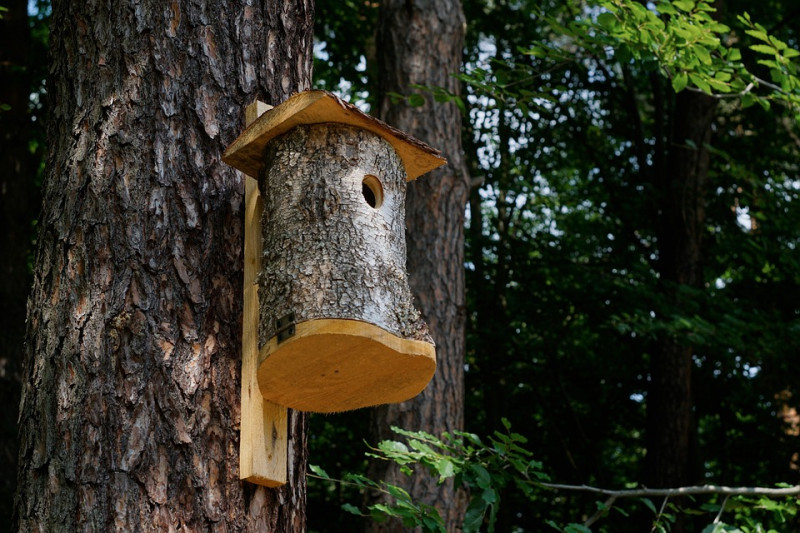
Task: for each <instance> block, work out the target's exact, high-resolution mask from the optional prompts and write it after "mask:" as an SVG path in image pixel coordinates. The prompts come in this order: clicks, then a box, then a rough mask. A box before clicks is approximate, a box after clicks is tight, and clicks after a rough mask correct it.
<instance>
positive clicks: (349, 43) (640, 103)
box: [0, 0, 800, 531]
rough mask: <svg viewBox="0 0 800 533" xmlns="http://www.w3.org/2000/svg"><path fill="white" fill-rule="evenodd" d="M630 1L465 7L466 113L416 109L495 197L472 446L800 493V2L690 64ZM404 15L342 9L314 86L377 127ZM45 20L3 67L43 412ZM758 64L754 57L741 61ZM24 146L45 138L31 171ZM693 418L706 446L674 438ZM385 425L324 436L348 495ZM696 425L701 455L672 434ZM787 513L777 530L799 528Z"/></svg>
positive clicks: (13, 286)
mask: <svg viewBox="0 0 800 533" xmlns="http://www.w3.org/2000/svg"><path fill="white" fill-rule="evenodd" d="M682 3H683V4H685V3H686V2H681V0H678V1H677V2H672V5H676V6H677V7H676V15H678V14H680V13H695V14H697V13H698V12H697V11H694V9H695V7H696V6H695V3H694V2H689V4H690V5H689V6H687V7H688V9H686V10H682V9H681V4H682ZM624 4H625V3H615V2H590V3H586V2H579V1H558V2H556V1H554V2H548V1H536V2H534V1H531V2H525V1H519V2H479V1H476V2H472V1H467V2H464V10H465V15H466V19H467V23H468V27H467V32H466V43H465V47H464V58H463V62H464V67H463V70H462V72H461V73H452V74H453V75H460V78H459V79H460V81H461V87H462V88H461V94H462V95H463V96H462V97H461V98H457V97H455V96H454V95H453V94H452V93H451V92H448V91H441V90H439V89H438V88H437V87H418V88H416V90H415V92H414V93H413V94H397V95H396V98H397V99H398V101H404V102H405V104H406V105H410V106H414V107H422V108H424V107H425V106H428V105H433V104H434V102H436V101H444V100H449V101H457V102H458V104H459V106H460V109H461V111H462V116H463V119H464V120H463V124H464V131H463V134H462V139H463V143H464V156H465V161H466V164H467V166H468V169H467V171H468V173H469V175H470V176H472V182H473V184H474V187H473V189H472V191H471V195H470V200H469V209H468V222H467V231H466V235H467V243H466V263H465V265H464V267H465V271H466V281H467V293H466V294H467V308H466V309H465V312H466V315H467V338H466V342H467V355H466V364H465V381H466V391H465V417H464V418H465V429H466V430H467V431H469V432H472V433H475V434H478V435H488V434H492V432H494V431H498V430H500V431H502V430H503V429H504V426H503V423H502V420H503V419H507V420H509V421H510V423H511V425H512V428H513V430H514V431H515V432H517V433H520V434H523V435H525V436H526V437H527V439H528V441H527V443H526V444H525V446H526V448H528V449H530V450H532V451H533V452H534V457H535V458H536V460H537V461H539V462H541V463H542V465H543V466H542V468H543V471H544V472H546V473H547V474H548V475H549V476H550V478H551V479H553V480H556V481H558V482H563V483H571V484H589V485H595V486H602V487H607V488H623V487H631V486H638V485H639V483H640V482H645V481H646V480H658V479H659V476H662V477H664V476H666V477H670V476H673V477H672V479H673V480H675V483H672V484H671V485H673V486H677V485H681V484H702V483H714V484H725V485H747V486H754V485H759V486H774V485H775V484H779V483H788V484H792V485H796V484H798V473H799V472H800V416H799V415H798V412H797V409H798V404H799V403H800V399H799V397H798V394H800V392H799V391H798V385H800V383H799V382H800V377H798V373H797V372H796V363H797V354H798V353H800V290H799V287H800V285H799V284H800V260H799V258H798V252H797V250H796V248H797V244H798V237H800V212H798V209H797V202H798V194H799V193H800V180H798V171H797V170H798V161H800V159H799V158H798V152H800V129H799V128H798V121H797V116H798V110H797V107H795V106H796V100H793V99H792V98H793V95H794V97H795V98H796V95H797V93H798V91H799V90H800V89H799V88H798V87H797V85H796V74H797V70H796V54H792V53H791V50H792V49H797V48H798V35H797V31H798V30H797V29H798V27H800V24H799V23H798V21H800V8H797V7H796V6H795V5H793V3H792V2H781V1H773V0H769V1H761V2H753V1H749V0H748V1H745V0H741V1H735V0H728V1H727V2H725V3H724V5H723V4H722V3H719V2H718V3H716V6H717V7H719V8H720V9H718V10H717V11H716V12H714V15H713V17H712V19H713V21H714V22H710V21H706V22H707V24H706V25H705V26H704V28H705V29H706V30H708V31H706V32H705V33H702V34H699V35H698V36H692V35H691V34H690V35H688V36H685V37H684V41H683V43H682V47H679V48H680V49H681V50H682V51H683V52H684V53H683V54H679V53H676V54H674V55H673V56H672V60H670V58H668V57H665V56H663V55H659V53H656V52H654V50H656V51H657V50H664V49H665V46H661V47H656V46H653V41H657V38H656V37H657V34H658V32H659V31H660V32H661V33H660V35H665V36H669V35H670V31H674V32H678V33H679V31H678V30H680V29H684V30H685V28H678V30H676V29H675V28H674V27H672V28H671V30H670V29H669V28H668V27H664V28H659V27H654V30H653V38H652V39H651V38H649V37H648V35H649V33H648V31H649V30H647V27H646V25H647V23H648V19H647V17H646V15H641V16H642V17H643V18H642V19H641V24H640V25H639V26H636V25H635V26H634V27H635V28H638V30H639V31H638V32H633V31H631V29H630V28H628V27H626V26H625V24H624V23H621V22H620V20H621V19H620V18H611V17H609V16H608V15H605V14H604V13H606V14H607V13H615V12H614V10H613V8H614V6H615V5H624ZM379 7H380V6H379V5H378V4H377V3H369V2H367V3H364V2H349V1H347V2H327V1H321V2H317V18H316V21H317V27H316V34H317V35H316V39H317V45H316V47H315V49H316V52H317V58H316V63H315V73H314V79H315V84H316V85H317V86H318V87H320V88H325V89H329V90H334V91H337V92H339V93H341V94H343V95H345V96H346V97H347V98H348V99H350V100H351V101H354V102H358V103H359V105H361V106H363V107H364V108H365V109H369V108H370V106H374V105H375V98H376V94H377V93H378V88H377V83H378V80H377V77H378V73H377V67H376V64H375V54H376V50H375V46H376V44H375V31H376V27H377V20H378V10H379ZM610 8H611V9H610ZM643 9H645V10H648V9H650V10H651V12H652V10H653V9H655V5H654V4H647V5H645V6H644V7H643ZM26 11H28V21H29V24H28V25H27V27H26V32H27V33H26V35H14V34H13V33H12V32H3V33H2V35H1V36H0V39H2V40H3V41H2V46H0V50H1V51H2V54H4V55H5V57H4V58H3V59H4V60H5V61H6V62H7V63H8V64H14V65H24V68H17V69H16V70H13V71H12V70H4V71H3V76H4V77H6V76H8V78H6V79H11V78H12V77H13V76H17V77H19V78H21V79H22V83H5V81H4V82H3V83H0V102H1V103H3V104H4V108H3V111H2V112H0V121H2V128H1V129H2V132H3V135H4V140H3V148H2V149H0V152H2V157H3V158H4V159H3V160H2V162H0V172H2V173H3V180H4V181H3V183H4V184H8V185H7V187H8V188H4V190H3V200H2V202H3V212H2V217H3V218H2V220H3V224H4V226H5V229H4V231H3V232H1V235H0V237H2V239H3V241H2V242H0V246H2V249H3V250H4V253H3V262H4V265H3V269H4V270H3V271H4V272H6V273H7V275H5V276H4V277H3V280H2V284H3V285H2V290H3V294H2V297H0V302H2V306H3V308H2V316H3V317H9V318H13V319H5V320H4V321H3V328H4V329H3V331H2V339H0V342H2V355H0V379H2V380H3V383H2V387H1V388H0V394H1V395H2V401H3V405H5V406H16V405H17V403H18V396H19V380H20V379H21V377H20V376H21V370H20V368H21V358H22V356H21V354H22V348H21V342H20V340H21V339H22V337H23V335H24V322H23V317H24V316H25V299H26V298H27V293H28V287H29V284H30V281H29V280H30V270H31V268H32V265H31V262H32V259H31V257H32V256H31V246H32V245H31V242H32V239H34V238H35V237H34V236H35V220H36V216H37V212H38V201H39V200H38V196H37V195H38V193H37V186H38V182H39V181H40V179H41V178H40V176H41V173H42V166H43V153H44V134H43V131H42V130H41V128H40V127H39V126H40V125H41V124H42V123H43V117H44V115H45V114H46V112H47V109H46V105H45V101H46V99H45V98H42V95H43V94H44V91H45V88H44V79H45V75H46V70H47V66H46V65H47V59H46V49H47V22H48V21H47V16H48V6H47V4H46V3H40V4H38V5H36V6H35V8H34V6H31V9H29V10H26ZM616 13H617V14H619V15H627V16H628V18H626V19H624V20H631V18H633V19H634V20H635V17H636V16H638V15H637V14H636V13H635V12H631V13H630V14H626V13H624V12H622V11H617V12H616ZM744 13H747V14H748V15H749V19H746V18H743V14H744ZM739 16H742V17H741V18H740V17H739ZM662 18H663V19H668V16H667V15H665V14H663V13H662ZM675 19H678V17H677V16H675ZM750 21H757V22H758V24H760V25H762V26H760V27H759V26H755V25H753V24H755V23H753V22H750ZM713 23H716V24H719V25H721V26H718V27H716V28H715V27H713V25H712V24H713ZM642 28H644V30H642ZM762 29H763V30H764V32H763V33H764V34H765V35H767V34H768V35H769V36H773V37H771V38H767V39H766V40H765V39H764V38H762V36H761V35H760V34H761V30H762ZM709 32H710V33H709ZM710 35H711V36H710ZM713 36H717V37H718V41H717V42H712V41H709V39H711V37H713ZM6 39H8V40H6ZM770 39H772V40H770ZM22 42H25V43H28V46H25V47H23V46H12V45H11V43H22ZM687 43H694V45H696V46H690V45H687ZM662 44H663V43H662ZM769 46H772V50H773V51H769V50H765V49H763V48H759V47H769ZM733 48H735V49H736V50H739V51H740V56H738V57H737V56H731V55H730V53H729V52H725V51H724V50H730V49H733ZM721 50H722V51H721ZM703 51H706V52H705V53H707V54H708V55H709V61H708V62H706V61H705V55H704V52H703ZM709 51H710V52H709ZM787 51H789V52H787ZM21 53H24V54H27V56H26V57H25V58H23V59H22V60H20V58H19V57H12V56H13V54H21ZM6 54H7V55H6ZM675 57H677V58H678V59H677V60H675V59H674V58H675ZM670 61H672V62H670ZM765 62H766V63H765ZM770 62H771V64H770ZM725 65H727V66H725ZM743 69H746V71H747V72H748V73H749V74H750V75H752V76H758V79H759V80H760V81H761V83H758V82H756V83H753V80H754V79H755V78H747V76H746V75H745V74H743V73H742V72H743ZM720 73H721V74H720ZM751 84H752V85H751ZM793 84H794V85H793ZM676 90H679V91H680V92H677V93H676ZM708 93H713V94H714V96H709V94H708ZM19 132H25V135H19ZM12 136H13V137H16V138H17V140H18V141H23V142H24V143H25V146H24V157H20V154H19V152H18V151H16V150H14V149H12V148H15V147H16V146H17V145H15V144H14V143H13V142H12V141H11V137H12ZM424 140H426V141H428V142H429V143H431V144H432V145H434V146H435V145H436V139H424ZM687 162H688V163H687ZM684 163H686V164H687V165H689V166H690V168H684V167H682V166H681V165H683V164H684ZM19 176H26V177H27V179H23V180H20V179H19ZM33 176H37V178H36V179H33ZM423 179H424V178H423ZM669 354H672V356H670V355H669ZM665 361H666V362H667V363H666V364H667V366H669V365H670V364H672V363H675V365H677V366H678V367H679V368H678V370H677V371H676V372H675V373H674V375H673V376H674V379H675V381H674V382H665V383H659V382H658V379H660V376H663V375H665V374H667V373H668V372H665V371H664V367H663V366H659V365H663V364H665V363H664V362H665ZM670 361H671V362H672V363H670ZM686 363H688V364H686ZM673 392H674V394H672V393H673ZM676 406H677V407H676ZM14 411H15V409H9V408H7V409H6V411H5V412H4V414H3V417H2V426H1V427H2V449H0V455H2V460H3V468H4V470H5V469H6V468H9V469H13V468H14V467H13V466H12V465H13V464H14V462H15V460H16V441H15V439H16V431H17V430H16V413H15V412H14ZM673 415H675V416H673ZM681 417H683V423H684V424H685V428H684V429H683V430H681V429H680V428H678V429H677V430H676V429H675V428H671V427H670V425H671V424H672V423H673V422H674V421H675V420H677V419H681ZM368 422H369V420H368V416H367V415H366V414H365V413H364V412H355V413H350V414H344V415H335V416H328V417H323V416H314V417H312V419H311V431H310V437H309V447H310V462H311V463H313V464H318V465H320V466H322V467H323V468H324V469H325V470H326V471H327V472H328V473H329V474H331V475H332V476H334V477H342V476H343V475H344V474H345V473H346V472H364V471H366V458H365V457H364V452H365V451H366V450H367V447H366V446H365V445H363V444H362V442H363V441H364V439H367V438H368V437H367V436H368V435H369V429H368V427H367V426H368ZM409 429H416V428H409ZM675 431H677V432H678V434H681V433H680V432H681V431H683V434H685V435H686V439H684V440H680V441H676V440H668V441H666V442H660V441H659V440H658V438H657V437H658V436H659V435H667V436H669V435H675V434H676V433H675ZM658 449H664V450H672V451H675V450H677V452H676V453H677V454H678V455H679V456H680V457H682V458H683V459H682V461H683V462H684V464H682V466H681V468H680V472H678V473H677V474H675V473H671V472H665V469H666V467H665V466H664V465H663V464H661V465H659V464H658V461H657V460H656V459H654V453H653V450H658ZM661 456H662V457H664V454H661ZM663 462H666V463H669V464H674V461H673V460H667V461H663V460H662V463H663ZM11 471H13V470H11ZM0 483H3V486H2V495H0V510H2V513H3V516H4V517H5V516H10V513H11V500H12V496H11V495H13V493H14V476H4V477H3V480H2V481H0ZM650 486H659V484H657V483H656V484H653V483H650ZM309 491H310V492H309V504H308V520H309V522H308V525H309V530H311V531H352V530H357V529H360V528H361V527H363V526H362V519H361V518H359V517H357V516H355V515H352V514H348V513H343V512H342V510H341V505H342V504H347V503H349V504H355V505H358V504H359V503H360V498H361V496H360V495H359V494H357V492H356V491H355V490H352V489H348V487H347V486H340V485H331V484H330V483H328V482H324V481H321V480H312V482H311V483H310V485H309ZM501 496H502V498H501V499H502V502H503V504H502V506H501V507H500V509H501V513H500V515H499V516H498V518H497V519H498V521H499V524H498V530H500V531H512V530H520V531H539V530H541V528H542V524H543V523H544V522H545V521H546V520H554V521H555V522H557V523H568V522H574V521H582V520H580V518H581V517H585V516H588V515H592V514H593V513H594V511H595V510H596V509H595V507H594V500H595V499H596V498H595V497H593V496H585V495H581V494H571V493H563V492H541V493H539V496H538V497H537V498H536V499H535V500H534V501H533V502H531V501H521V500H520V499H519V497H520V494H518V493H517V492H516V491H513V490H507V491H506V493H503V494H501ZM711 503H716V504H719V501H718V500H715V501H714V502H711ZM708 504H709V502H707V501H705V500H702V501H698V502H697V504H696V509H700V510H701V511H700V512H705V513H706V514H705V515H704V516H702V517H701V518H700V519H698V523H699V522H702V521H704V522H705V523H708V521H709V516H710V517H712V518H713V516H714V514H715V512H716V509H717V508H718V507H717V508H715V507H714V506H713V505H711V507H709V508H708V509H706V510H705V511H703V510H702V506H703V505H708ZM636 505H637V504H632V507H631V509H629V511H632V512H635V511H636ZM638 505H639V507H641V508H642V510H644V509H646V507H647V506H646V505H645V504H638ZM786 519H787V520H789V522H785V523H784V524H783V525H776V527H777V528H778V529H777V530H778V531H791V530H793V529H794V530H796V529H797V528H798V523H797V521H796V520H797V519H796V518H794V519H793V518H791V517H787V518H786ZM629 520H631V518H629V517H625V516H623V515H621V514H620V515H614V514H612V515H610V516H608V517H606V518H605V519H604V521H603V522H601V524H602V527H606V528H608V530H609V531H614V530H622V529H621V528H624V524H626V523H629V522H626V521H629ZM770 520H772V519H771V518H770ZM792 520H794V522H792ZM3 521H4V522H7V521H6V520H3Z"/></svg>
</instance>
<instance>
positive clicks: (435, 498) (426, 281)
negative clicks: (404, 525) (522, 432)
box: [369, 0, 469, 531]
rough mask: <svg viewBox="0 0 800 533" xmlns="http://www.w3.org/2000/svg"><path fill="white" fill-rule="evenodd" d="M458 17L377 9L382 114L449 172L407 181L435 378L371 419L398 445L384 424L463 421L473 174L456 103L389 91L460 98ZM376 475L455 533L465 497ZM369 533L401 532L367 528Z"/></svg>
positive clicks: (412, 274)
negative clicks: (431, 508) (422, 90)
mask: <svg viewBox="0 0 800 533" xmlns="http://www.w3.org/2000/svg"><path fill="white" fill-rule="evenodd" d="M464 25H465V22H464V14H463V11H462V10H461V4H460V2H459V1H458V0H423V1H415V2H405V1H403V0H389V1H386V2H382V3H381V13H380V26H379V32H378V46H377V50H378V54H379V58H378V61H379V69H380V77H379V87H380V91H379V102H380V105H379V115H380V118H382V119H383V120H385V121H386V122H388V123H389V124H391V125H392V126H395V127H397V128H400V129H401V130H403V131H405V132H407V133H409V134H411V135H413V136H415V137H417V138H419V139H421V140H422V141H425V142H427V143H428V144H430V145H431V146H433V147H435V148H438V149H440V150H442V152H443V155H444V156H445V157H446V158H447V160H448V165H447V166H446V167H443V168H442V169H439V170H437V171H434V172H433V173H431V174H429V175H427V176H425V177H423V178H422V179H419V180H417V181H415V182H413V183H410V184H409V187H408V196H407V199H406V231H407V233H406V241H407V244H408V272H409V281H410V285H411V291H412V293H413V294H414V296H415V298H416V299H417V305H418V307H419V309H420V311H421V312H422V317H423V319H424V320H425V321H426V322H427V323H428V327H429V328H430V332H431V335H432V336H433V339H434V341H435V342H436V356H437V365H438V367H437V369H436V374H435V375H434V378H433V381H432V382H431V384H430V385H428V387H427V388H426V389H425V390H424V391H423V392H422V394H420V395H419V396H418V397H416V398H414V399H413V400H411V401H409V402H405V403H402V404H397V405H388V406H384V407H380V408H378V409H376V410H375V411H374V412H373V415H372V426H373V439H378V440H380V439H386V438H394V434H393V433H391V431H390V429H389V426H390V425H396V426H400V427H403V428H406V429H411V430H419V429H422V430H425V431H429V432H432V433H436V434H441V433H442V432H444V431H453V430H458V429H462V427H463V420H464V411H463V409H464V349H465V348H464V342H465V340H464V324H465V302H464V211H465V206H466V203H467V199H468V196H469V177H468V175H467V172H466V171H465V165H464V164H463V158H462V149H461V116H460V114H459V111H458V108H457V107H456V105H455V104H454V103H436V102H434V101H433V98H431V97H428V98H427V102H426V104H425V105H424V106H421V107H411V106H409V105H407V104H405V103H399V104H392V101H391V96H390V94H389V93H391V92H396V93H400V94H409V93H411V92H414V89H412V88H411V85H412V84H423V85H429V86H433V87H437V86H438V87H445V88H447V89H448V90H450V91H452V92H453V93H456V94H458V93H459V92H460V91H459V84H458V82H457V81H456V80H455V79H454V78H453V77H452V74H454V73H457V72H458V71H459V70H460V66H461V53H462V44H463V37H464ZM371 472H372V475H373V476H377V477H379V478H382V479H386V480H387V481H388V482H390V483H395V484H398V485H401V486H404V487H406V488H407V489H408V490H409V491H410V493H411V494H412V496H414V497H415V498H416V499H417V500H420V501H425V502H427V503H430V504H433V505H435V506H436V507H437V508H438V509H439V510H440V512H442V515H443V517H444V518H445V523H446V525H447V530H448V531H456V530H457V529H458V528H460V525H461V522H462V518H463V512H464V509H465V501H466V499H465V497H464V494H463V491H460V490H459V491H456V490H455V488H454V487H453V484H452V483H446V484H444V485H441V486H437V484H436V481H437V480H436V478H433V477H428V476H423V475H417V476H416V477H414V478H413V479H409V478H406V477H405V476H403V475H402V474H401V473H400V472H399V470H398V469H397V468H394V467H391V466H390V465H388V464H386V463H381V462H373V463H372V465H371ZM369 527H370V528H371V529H372V531H390V530H396V529H399V528H400V525H399V524H398V523H384V524H371V525H370V526H369Z"/></svg>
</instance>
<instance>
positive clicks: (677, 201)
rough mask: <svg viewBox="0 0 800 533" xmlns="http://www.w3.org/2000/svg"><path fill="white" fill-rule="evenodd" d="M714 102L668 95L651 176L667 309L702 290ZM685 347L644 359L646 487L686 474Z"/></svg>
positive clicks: (681, 481)
mask: <svg viewBox="0 0 800 533" xmlns="http://www.w3.org/2000/svg"><path fill="white" fill-rule="evenodd" d="M716 107H717V101H716V100H715V99H713V98H711V97H709V96H706V95H703V94H697V93H691V92H682V93H680V94H678V95H677V96H676V102H675V106H674V108H673V112H672V120H671V122H672V124H671V133H670V136H669V147H668V149H667V150H668V152H667V157H666V163H665V165H664V166H662V167H661V168H660V169H658V170H657V174H656V176H657V184H656V185H657V190H658V197H659V198H661V205H660V206H659V207H660V216H659V219H658V227H657V238H658V243H659V258H658V263H657V267H658V272H659V278H660V281H661V283H662V289H663V291H664V293H665V298H666V300H667V303H668V305H673V306H680V305H681V299H682V298H686V297H687V295H686V294H684V293H682V291H681V286H685V287H690V288H694V287H699V286H700V285H701V284H702V283H703V271H702V249H703V234H704V232H705V218H706V217H705V204H706V192H707V188H708V184H707V182H708V169H709V157H710V154H709V152H708V149H707V146H708V144H709V143H710V142H711V133H712V129H711V125H712V123H713V120H714V112H715V110H716ZM691 370H692V347H691V346H690V345H688V343H687V342H686V341H684V340H681V339H678V338H674V337H668V338H664V339H661V340H660V345H659V346H657V347H656V348H655V350H654V352H653V353H652V354H651V361H650V375H651V382H650V390H649V393H648V398H647V460H646V464H645V468H646V469H647V471H646V476H645V478H646V483H647V484H648V486H650V487H654V488H655V487H679V486H683V485H686V484H688V483H691V482H694V481H696V480H694V479H692V475H691V473H690V466H691V465H690V452H691V448H692V442H691V441H692V434H693V426H694V423H693V416H692V405H693V401H692V387H691V382H692V379H691V378H692V371H691Z"/></svg>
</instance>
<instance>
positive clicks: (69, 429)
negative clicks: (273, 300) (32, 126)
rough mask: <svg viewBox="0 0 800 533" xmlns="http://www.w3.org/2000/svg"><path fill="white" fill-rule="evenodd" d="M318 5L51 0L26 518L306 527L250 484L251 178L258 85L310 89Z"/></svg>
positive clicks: (24, 464)
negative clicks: (244, 340) (244, 435)
mask: <svg viewBox="0 0 800 533" xmlns="http://www.w3.org/2000/svg"><path fill="white" fill-rule="evenodd" d="M312 18H313V7H312V6H311V5H310V2H309V1H306V0H297V1H292V2H278V1H270V2H265V3H263V4H262V3H257V4H253V3H251V2H248V1H233V2H223V1H221V0H206V1H205V2H199V3H191V2H179V1H173V2H159V1H154V0H138V1H126V0H123V1H121V2H111V1H99V0H90V1H87V2H57V3H55V4H54V6H53V24H52V27H53V32H52V35H51V52H52V63H51V70H50V73H51V76H50V79H49V81H48V92H49V95H50V97H51V99H52V113H51V117H50V121H49V132H48V135H49V142H50V145H49V156H48V161H47V164H48V170H47V173H46V178H45V184H44V207H43V214H42V217H41V221H40V227H41V229H40V238H39V248H38V252H37V256H36V261H35V264H36V268H35V270H36V271H35V279H34V288H33V292H32V295H31V297H30V304H29V309H30V311H29V315H28V325H29V327H28V333H27V341H28V353H27V356H26V365H25V372H24V375H25V385H24V387H23V396H22V403H21V413H20V424H21V427H20V435H21V446H20V455H19V488H18V499H17V504H16V507H17V513H18V517H19V522H18V526H19V529H20V530H22V531H77V530H82V531H178V530H180V531H210V530H214V531H302V530H303V528H304V520H305V516H304V515H305V486H304V484H305V438H306V437H305V426H306V424H305V419H304V417H302V416H299V415H297V414H294V415H293V416H292V417H291V419H290V438H291V441H290V453H289V455H290V457H289V465H290V467H289V468H290V470H289V477H290V481H289V484H288V485H287V486H286V487H284V488H283V489H280V490H267V489H264V488H261V487H255V486H251V485H247V484H245V483H242V482H240V481H239V479H238V456H237V455H238V437H239V433H238V424H239V407H238V406H239V379H240V377H239V367H240V361H239V354H240V335H241V333H240V329H241V313H242V304H241V294H242V285H241V279H242V241H243V231H242V230H243V224H242V216H243V185H242V180H241V177H240V176H239V175H237V173H236V172H235V171H234V170H233V169H231V168H230V167H227V166H226V165H224V164H223V163H222V162H221V153H222V151H223V149H224V148H225V147H226V146H227V145H228V144H229V143H230V142H231V141H232V140H233V139H234V138H235V137H236V136H237V135H238V133H239V132H240V131H241V129H242V127H243V124H244V120H243V116H244V108H245V105H246V104H247V103H249V102H250V101H252V100H253V99H254V98H255V97H260V98H261V99H262V100H265V101H267V102H270V103H273V104H274V103H278V102H279V101H282V100H283V99H285V98H286V97H288V95H289V94H290V93H291V92H292V91H297V90H301V89H304V88H307V87H308V85H309V80H310V69H311V45H312V42H311V31H312V27H313V25H312Z"/></svg>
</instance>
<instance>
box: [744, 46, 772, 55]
mask: <svg viewBox="0 0 800 533" xmlns="http://www.w3.org/2000/svg"><path fill="white" fill-rule="evenodd" d="M750 50H753V51H754V52H760V53H762V54H768V55H775V54H777V53H778V50H777V49H776V48H775V47H773V46H769V45H766V44H754V45H751V46H750Z"/></svg>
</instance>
